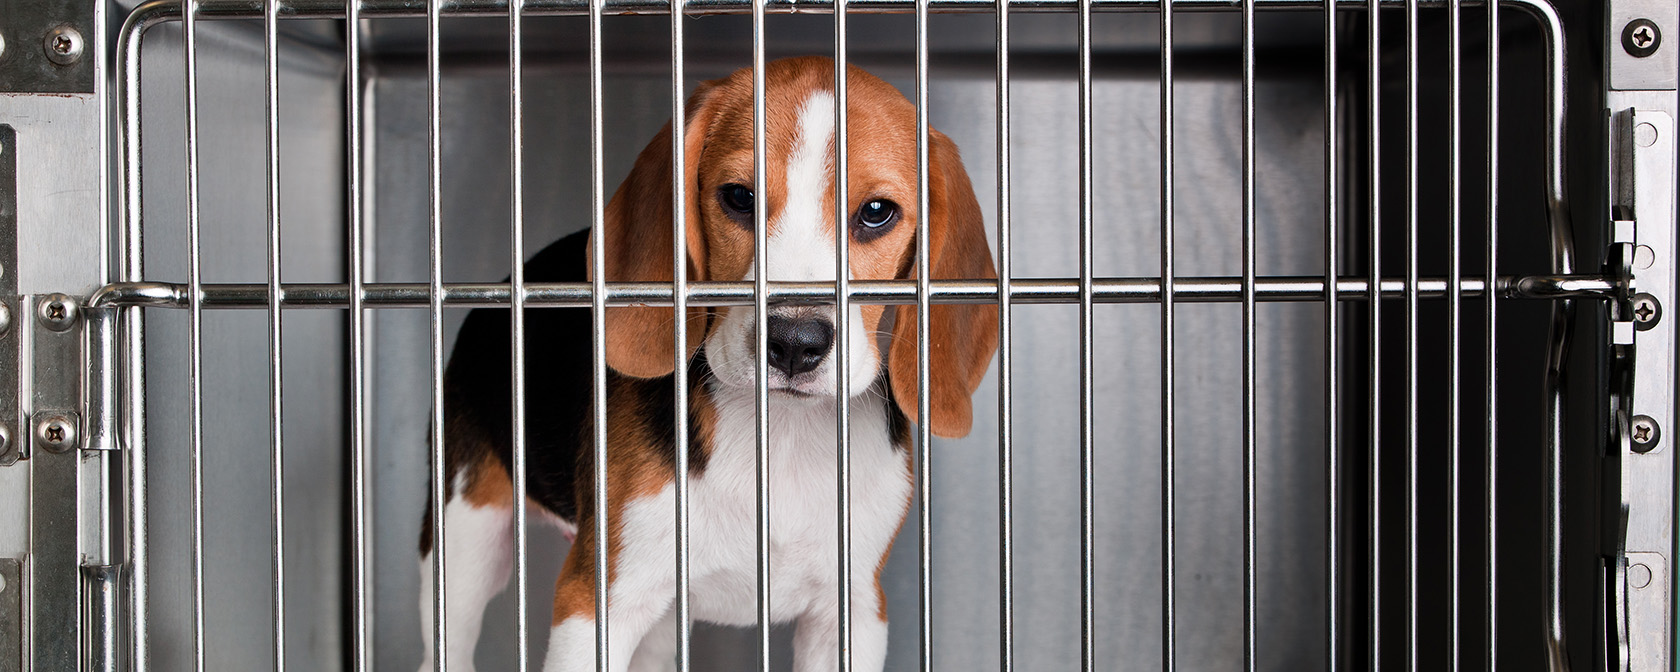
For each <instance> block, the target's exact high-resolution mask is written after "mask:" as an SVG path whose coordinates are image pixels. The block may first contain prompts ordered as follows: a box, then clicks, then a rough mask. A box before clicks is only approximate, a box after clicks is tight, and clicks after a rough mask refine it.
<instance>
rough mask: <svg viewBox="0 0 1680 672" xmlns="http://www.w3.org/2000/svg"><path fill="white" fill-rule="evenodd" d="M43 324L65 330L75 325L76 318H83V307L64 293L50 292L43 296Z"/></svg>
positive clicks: (55, 329) (41, 310)
mask: <svg viewBox="0 0 1680 672" xmlns="http://www.w3.org/2000/svg"><path fill="white" fill-rule="evenodd" d="M37 312H38V313H39V315H40V319H41V324H43V325H46V327H47V328H48V329H51V330H53V331H65V330H67V329H69V328H70V327H72V326H75V324H76V320H78V319H80V318H81V309H80V308H79V307H78V306H77V305H76V300H75V299H72V298H70V297H69V296H66V295H63V294H48V295H46V296H44V297H41V304H40V309H39V310H38V311H37Z"/></svg>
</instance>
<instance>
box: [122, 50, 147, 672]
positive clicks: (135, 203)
mask: <svg viewBox="0 0 1680 672" xmlns="http://www.w3.org/2000/svg"><path fill="white" fill-rule="evenodd" d="M140 34H141V33H140V30H139V28H138V27H137V26H135V25H134V24H132V23H129V22H126V21H125V22H124V25H123V27H122V31H121V37H120V38H119V39H118V48H117V51H118V53H119V56H118V59H120V60H119V61H118V63H117V72H118V77H117V97H118V99H119V103H118V104H119V105H120V106H121V107H122V117H123V123H122V126H121V129H120V133H119V136H118V137H119V141H120V144H121V146H122V157H121V160H122V163H123V165H122V179H123V191H122V208H123V225H122V227H121V228H120V229H119V230H118V245H117V248H118V258H119V263H120V265H121V268H122V272H121V273H120V274H119V279H120V280H122V281H124V282H137V281H139V280H140V279H141V278H142V277H144V276H145V273H144V259H145V257H144V255H143V254H142V251H143V250H142V249H141V241H142V238H143V236H142V235H141V234H142V232H143V229H144V227H143V225H142V224H143V221H144V220H143V218H142V217H141V199H140V194H141V189H140V187H141V183H140V53H141V49H140V46H141V40H140ZM122 329H123V350H124V353H123V363H122V366H123V381H124V388H123V392H122V394H123V397H122V402H121V403H122V411H123V421H122V423H123V427H122V435H123V438H124V440H123V443H122V444H121V445H122V446H123V448H125V449H126V450H125V452H126V453H127V454H128V455H127V466H128V483H127V495H128V554H129V555H128V563H129V574H128V576H129V584H128V602H129V603H128V609H129V611H128V615H129V623H130V629H129V640H130V641H129V645H130V659H129V669H130V670H132V671H133V672H145V671H146V670H147V669H148V668H149V667H150V659H149V658H150V644H151V642H150V640H151V635H150V628H149V626H148V623H147V622H148V618H147V614H148V611H149V610H148V609H147V604H148V600H149V597H150V593H151V591H150V585H151V584H150V581H149V579H148V572H149V567H150V562H149V555H150V553H149V549H148V547H147V537H148V534H149V533H148V525H147V516H148V509H149V500H148V497H149V488H148V487H147V482H146V430H145V426H146V424H145V423H146V405H145V399H144V397H145V394H144V390H145V381H146V377H145V376H146V364H145V348H144V341H143V338H144V335H145V311H144V309H141V308H127V309H124V314H123V319H122Z"/></svg>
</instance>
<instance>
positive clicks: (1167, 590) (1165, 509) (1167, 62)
mask: <svg viewBox="0 0 1680 672" xmlns="http://www.w3.org/2000/svg"><path fill="white" fill-rule="evenodd" d="M1376 1H1377V0H1372V2H1376ZM1173 292H1174V290H1173V13H1172V0H1161V667H1162V668H1163V669H1165V670H1168V671H1169V672H1171V670H1173V669H1175V668H1176V667H1177V662H1176V661H1177V657H1176V655H1175V652H1174V651H1173V639H1174V630H1175V623H1174V621H1175V618H1176V608H1175V607H1176V600H1175V599H1174V596H1173V592H1174V590H1175V587H1176V586H1177V583H1178V582H1177V577H1176V575H1175V573H1174V569H1173V565H1174V564H1175V558H1176V555H1177V548H1176V546H1177V541H1176V539H1175V537H1176V536H1177V535H1176V533H1175V532H1174V527H1175V525H1176V523H1175V520H1176V518H1177V516H1176V515H1175V512H1174V511H1173V507H1174V500H1175V499H1176V498H1177V494H1176V491H1177V487H1176V484H1175V483H1174V480H1175V473H1176V471H1177V467H1176V465H1175V464H1174V462H1175V459H1176V457H1175V454H1174V453H1175V450H1176V449H1175V447H1174V445H1173V434H1174V426H1173V378H1174V374H1173V316H1174V312H1175V311H1174V306H1173V299H1174V293H1173Z"/></svg>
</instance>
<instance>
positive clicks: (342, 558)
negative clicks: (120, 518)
mask: <svg viewBox="0 0 1680 672" xmlns="http://www.w3.org/2000/svg"><path fill="white" fill-rule="evenodd" d="M317 28H319V26H318V25H312V24H311V23H310V22H304V23H299V22H289V23H288V25H287V26H285V30H283V32H282V35H283V38H282V40H281V42H280V68H281V70H280V73H281V81H280V87H281V91H282V95H281V107H280V129H279V137H280V139H281V143H282V145H281V149H280V151H281V153H282V156H283V160H282V162H281V173H280V175H279V179H280V186H281V201H280V208H281V211H282V213H284V214H283V217H284V219H283V222H282V227H283V228H284V230H285V232H286V235H285V237H284V249H283V254H282V259H283V260H284V268H283V272H284V275H285V277H286V279H288V280H297V281H304V280H306V279H315V280H326V281H333V282H343V281H344V280H345V276H344V268H345V264H344V261H343V259H344V254H345V252H344V249H343V248H344V246H343V243H342V240H343V236H342V231H343V226H344V217H345V214H344V207H345V206H344V197H343V186H342V185H343V183H344V179H343V168H342V166H343V163H344V150H343V133H344V126H343V121H342V118H343V117H342V110H343V88H342V76H343V71H342V67H341V63H340V54H339V52H337V51H335V50H327V49H323V48H321V47H320V46H317V45H316V44H315V41H314V39H313V38H311V37H307V34H308V33H310V32H311V31H313V30H315V29H317ZM294 31H296V32H294ZM299 33H303V34H305V36H304V37H299V36H298V34H299ZM198 45H199V50H200V53H199V59H200V63H199V86H200V91H201V96H202V98H201V105H202V106H203V109H204V110H205V111H206V114H205V115H204V116H203V117H202V118H201V119H200V133H201V134H202V138H203V148H202V154H201V162H202V163H201V172H202V174H201V178H200V179H201V180H202V183H203V186H202V191H201V199H202V200H201V203H200V207H201V213H202V222H203V226H204V230H203V241H204V244H203V249H204V256H203V259H202V264H203V273H204V279H205V280H206V281H208V282H221V281H233V280H238V281H245V282H263V281H264V280H266V268H267V264H266V258H267V256H266V253H267V250H266V240H267V219H266V212H267V209H266V207H265V204H266V199H267V188H266V182H265V170H266V161H265V159H264V149H263V147H264V143H265V131H264V125H263V120H264V119H265V114H264V109H263V103H264V99H265V96H264V95H263V90H264V84H263V73H264V60H263V39H262V32H261V27H260V23H258V22H254V21H253V22H239V23H210V22H205V23H204V24H203V25H201V26H200V34H199V39H198ZM142 59H143V67H144V70H143V73H142V76H143V80H142V81H143V84H144V86H143V89H142V92H141V96H142V98H141V101H140V102H141V107H142V109H143V110H144V114H143V115H142V132H143V134H142V140H143V144H142V149H141V151H142V155H141V158H142V166H143V175H144V191H143V203H144V208H145V210H144V212H145V215H146V220H145V224H146V227H145V242H146V248H145V251H146V256H145V264H146V271H147V276H148V277H154V278H170V279H176V280H180V279H184V278H185V275H186V272H185V268H186V254H185V252H186V246H185V241H186V237H187V236H186V228H185V227H186V208H185V201H184V197H185V194H186V192H185V187H184V183H183V179H184V166H183V156H184V155H183V153H182V150H181V148H182V147H183V140H182V133H183V132H184V124H183V118H182V117H181V114H180V111H181V109H182V101H183V90H182V88H181V86H182V78H181V74H182V70H181V50H180V32H179V27H178V26H176V25H165V26H163V27H160V28H157V29H154V30H153V31H151V32H149V33H148V34H147V37H146V41H145V45H144V47H143V53H142ZM186 318H187V314H186V313H185V312H184V311H168V312H167V313H165V312H156V311H154V312H153V313H152V314H151V315H149V316H148V320H147V322H146V344H147V351H146V355H147V362H146V364H147V373H148V378H147V381H146V383H147V387H146V390H145V392H146V409H147V414H148V416H147V420H148V425H147V439H148V446H147V447H148V451H149V452H148V457H149V462H148V471H149V476H150V479H149V484H150V491H149V495H150V499H149V509H150V513H151V516H150V528H149V529H150V540H149V541H150V543H149V547H150V549H151V552H150V563H149V568H148V573H149V579H150V586H149V587H150V597H151V602H150V609H149V612H148V613H149V617H148V619H147V624H148V626H149V631H150V637H151V641H150V650H151V661H150V662H151V663H152V669H160V670H176V669H184V668H186V667H188V666H190V664H191V663H190V661H191V656H192V646H191V636H192V630H191V626H192V610H191V604H190V595H191V593H190V583H189V580H190V577H189V575H188V573H187V569H188V565H187V561H188V556H187V547H188V537H187V535H188V528H187V515H186V514H187V505H188V499H187V496H188V487H187V474H188V472H187V469H186V465H187V452H186V447H187V443H188V442H187V433H186V432H187V430H188V427H187V422H186V419H187V406H186V402H187V395H186V377H185V372H186V369H187V366H186V362H187V349H186V344H187V338H186V336H187V330H186V327H187V324H186ZM267 322H268V321H267V315H266V313H263V312H249V313H241V314H232V313H225V312H218V311H206V312H205V320H204V346H205V349H204V360H203V361H204V366H203V371H204V389H205V391H206V394H205V408H204V432H205V455H204V470H205V471H204V473H205V492H204V503H205V539H204V552H205V580H206V586H205V591H206V594H205V600H206V604H207V605H208V607H207V608H208V612H207V614H206V619H205V627H206V632H205V634H206V668H207V669H213V670H223V669H261V668H262V667H263V666H266V665H268V664H269V660H270V658H271V653H272V648H271V647H272V639H273V637H272V635H271V633H272V631H273V627H272V625H273V624H272V622H271V612H270V606H271V605H270V604H269V603H270V601H271V598H270V596H269V595H268V591H266V590H262V589H257V588H254V587H257V586H268V585H270V581H271V578H272V571H271V566H272V562H271V559H270V558H271V548H270V546H271V544H270V540H271V528H270V523H269V521H270V511H269V504H270V497H269V492H270V488H269V467H270V465H269V438H270V434H269V429H268V428H269V423H268V417H269V403H268V401H269V387H268V375H267V368H268V356H267V354H268V353H267V348H266V343H267V327H268V324H267ZM344 323H345V319H344V315H343V314H342V313H341V312H330V313H320V314H308V315H306V314H298V315H295V316H288V318H287V320H286V331H285V334H284V343H283V347H284V348H285V350H286V351H287V352H288V353H297V354H295V355H292V356H289V357H287V358H286V361H285V381H286V384H287V387H288V388H290V389H292V390H295V392H294V393H293V394H290V395H288V396H287V399H286V408H285V417H284V423H285V424H284V431H285V436H286V440H287V446H286V455H285V460H286V463H285V467H286V474H287V481H286V483H285V499H286V501H287V503H288V507H289V510H288V512H287V514H288V515H287V517H286V525H287V528H286V530H285V535H286V558H285V562H286V575H287V577H288V581H287V582H286V590H287V614H286V624H287V632H288V635H289V636H288V637H287V642H286V644H287V647H288V650H287V658H288V662H289V664H291V665H292V666H294V667H297V668H300V669H319V670H333V669H339V668H340V667H341V666H342V665H343V664H344V662H345V661H344V659H343V651H344V650H345V649H346V648H347V645H346V642H345V640H344V629H343V628H344V623H345V622H346V620H345V619H346V617H347V616H346V614H345V612H344V611H343V608H342V607H341V604H342V603H344V601H345V600H346V599H347V596H348V588H347V587H346V586H345V585H344V581H345V580H346V579H345V575H344V574H343V572H344V571H345V568H346V567H347V565H348V562H349V560H348V558H349V549H348V546H347V540H346V539H345V534H346V530H347V529H348V528H347V524H346V521H347V516H346V511H345V506H346V501H347V498H346V497H345V493H344V490H343V488H344V487H345V481H344V476H343V474H344V473H346V469H345V468H346V464H347V463H346V461H345V460H346V452H345V445H346V436H345V434H344V431H345V430H344V428H345V427H346V426H347V425H346V423H345V415H344V393H343V381H344V380H345V369H344V367H345V363H344V352H345V350H344V345H345V342H346V338H345V329H344Z"/></svg>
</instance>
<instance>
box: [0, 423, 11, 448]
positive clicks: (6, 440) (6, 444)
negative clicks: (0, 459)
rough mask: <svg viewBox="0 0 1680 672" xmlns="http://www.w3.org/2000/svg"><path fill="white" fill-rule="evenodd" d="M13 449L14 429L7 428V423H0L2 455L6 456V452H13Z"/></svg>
mask: <svg viewBox="0 0 1680 672" xmlns="http://www.w3.org/2000/svg"><path fill="white" fill-rule="evenodd" d="M11 448H12V428H11V427H7V426H6V423H4V422H0V455H5V454H6V451H8V450H11Z"/></svg>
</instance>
